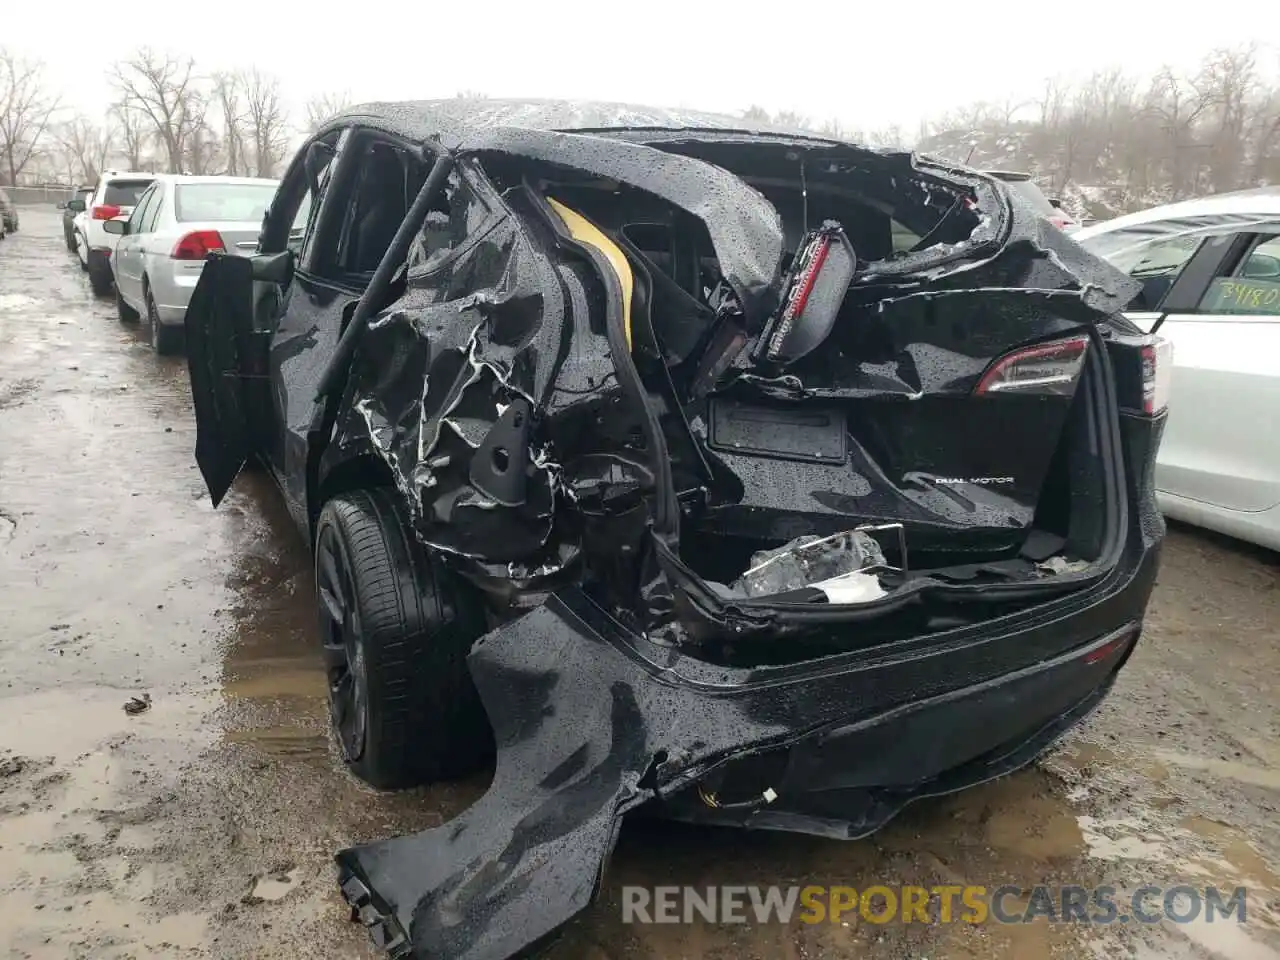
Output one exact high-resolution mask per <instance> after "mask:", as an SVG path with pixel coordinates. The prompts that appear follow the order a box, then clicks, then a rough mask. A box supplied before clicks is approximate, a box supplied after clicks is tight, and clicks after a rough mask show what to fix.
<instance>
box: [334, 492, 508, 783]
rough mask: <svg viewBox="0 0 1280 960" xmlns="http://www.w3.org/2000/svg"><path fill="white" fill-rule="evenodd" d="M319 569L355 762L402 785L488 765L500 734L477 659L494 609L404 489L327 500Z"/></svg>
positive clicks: (341, 742)
mask: <svg viewBox="0 0 1280 960" xmlns="http://www.w3.org/2000/svg"><path fill="white" fill-rule="evenodd" d="M315 570H316V598H317V605H318V608H319V613H320V629H321V639H322V643H323V646H324V655H325V667H326V670H327V672H328V678H329V709H330V725H331V727H332V729H333V732H334V736H335V737H336V739H337V741H338V746H339V748H340V750H341V752H342V756H343V759H344V760H345V761H346V763H347V765H348V767H349V768H350V769H351V771H352V772H353V773H354V774H355V775H356V776H357V777H359V778H360V779H361V780H364V781H365V782H366V783H368V784H370V785H371V786H374V787H378V788H380V789H397V788H403V787H410V786H417V785H420V784H424V783H431V782H435V781H439V780H447V779H453V778H457V777H460V776H465V775H466V774H468V773H471V772H473V771H475V770H478V769H481V768H482V767H484V766H485V764H487V763H488V762H489V760H490V758H491V757H492V755H493V737H492V734H491V733H490V730H489V724H488V721H487V719H486V718H485V715H484V708H483V707H482V706H481V704H480V698H479V695H478V694H477V693H476V690H475V687H474V685H473V684H472V682H471V675H470V673H469V672H468V671H467V665H466V656H467V653H468V652H469V651H470V649H471V645H472V643H474V641H475V640H476V639H477V638H478V637H479V636H480V635H481V634H482V633H483V632H484V627H483V617H482V616H481V614H480V611H479V608H478V607H477V606H476V605H475V603H474V601H473V600H472V598H471V596H470V595H469V593H468V592H467V591H466V590H465V585H464V584H463V583H462V582H461V581H458V580H457V579H456V578H455V577H453V576H452V575H451V574H450V572H449V571H448V569H447V568H446V567H445V566H444V565H443V564H442V563H441V562H440V561H439V560H438V559H437V558H436V557H435V556H434V555H432V554H431V553H430V552H429V551H428V550H427V549H426V548H424V547H423V546H422V545H421V544H420V543H419V542H418V540H417V539H416V538H415V537H414V536H413V534H412V531H411V528H410V524H409V520H408V518H407V516H406V515H405V513H404V511H403V509H402V508H401V507H400V506H399V504H398V503H397V501H396V500H395V494H394V493H392V492H390V491H388V490H383V489H375V490H359V491H355V492H352V493H344V494H341V495H339V496H337V497H334V498H333V499H332V500H330V501H329V502H328V503H326V504H325V506H324V509H323V510H322V511H321V512H320V519H319V522H318V523H317V525H316V546H315Z"/></svg>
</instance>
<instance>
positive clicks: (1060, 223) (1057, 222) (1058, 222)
mask: <svg viewBox="0 0 1280 960" xmlns="http://www.w3.org/2000/svg"><path fill="white" fill-rule="evenodd" d="M1049 222H1050V223H1052V224H1053V225H1054V226H1055V227H1057V228H1058V229H1059V230H1065V229H1067V227H1069V226H1071V221H1070V220H1068V219H1067V218H1066V217H1050V218H1049Z"/></svg>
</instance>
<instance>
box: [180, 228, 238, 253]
mask: <svg viewBox="0 0 1280 960" xmlns="http://www.w3.org/2000/svg"><path fill="white" fill-rule="evenodd" d="M226 249H227V247H226V244H224V243H223V242H222V234H220V233H218V231H217V230H194V231H192V232H191V233H188V234H187V235H186V236H185V237H183V238H182V239H181V240H179V241H178V242H177V244H176V245H175V246H174V248H173V253H171V254H169V256H171V257H173V259H174V260H203V259H204V258H205V257H207V256H208V255H209V254H211V253H225V252H226Z"/></svg>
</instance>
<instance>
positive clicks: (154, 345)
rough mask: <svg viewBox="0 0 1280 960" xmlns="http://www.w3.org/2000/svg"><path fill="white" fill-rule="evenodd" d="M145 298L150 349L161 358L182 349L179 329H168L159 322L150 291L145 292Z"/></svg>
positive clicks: (168, 327)
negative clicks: (149, 329)
mask: <svg viewBox="0 0 1280 960" xmlns="http://www.w3.org/2000/svg"><path fill="white" fill-rule="evenodd" d="M146 297H147V324H148V326H150V328H151V331H150V332H151V349H152V350H154V351H155V352H156V353H158V354H160V356H162V357H167V356H169V355H170V354H172V353H177V352H178V351H179V350H181V349H182V334H183V330H182V328H181V327H170V326H166V325H165V324H163V323H161V322H160V311H159V310H157V309H156V301H155V298H154V297H152V296H151V291H150V290H149V289H148V290H147V291H146Z"/></svg>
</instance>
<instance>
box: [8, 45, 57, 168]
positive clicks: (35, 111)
mask: <svg viewBox="0 0 1280 960" xmlns="http://www.w3.org/2000/svg"><path fill="white" fill-rule="evenodd" d="M58 104H59V98H58V97H57V96H56V95H54V94H53V93H51V92H50V91H49V89H48V87H47V86H46V84H45V79H44V64H42V63H40V62H39V61H37V60H26V59H24V58H22V57H19V56H18V55H16V54H14V53H10V52H9V51H8V50H5V49H4V48H2V47H0V155H3V157H4V161H5V166H6V167H7V171H6V172H7V173H8V182H9V183H10V184H16V183H17V182H18V175H19V174H20V173H22V171H23V168H25V167H26V165H27V163H28V162H29V161H30V160H31V158H32V156H33V155H34V154H35V152H36V150H37V148H38V147H39V146H40V140H41V138H42V137H43V136H44V134H45V132H46V131H47V130H48V127H49V119H50V118H51V117H52V116H53V112H54V111H55V110H57V109H58Z"/></svg>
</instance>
